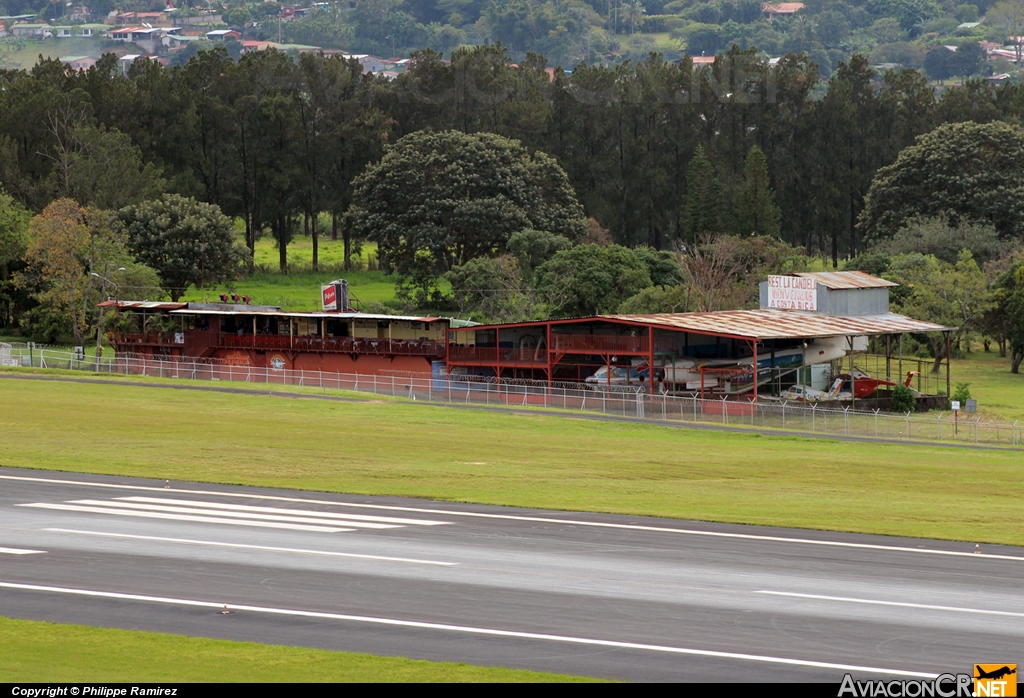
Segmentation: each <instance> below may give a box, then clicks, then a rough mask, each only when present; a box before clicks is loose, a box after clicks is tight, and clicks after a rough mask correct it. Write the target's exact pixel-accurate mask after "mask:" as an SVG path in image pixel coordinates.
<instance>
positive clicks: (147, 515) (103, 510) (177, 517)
mask: <svg viewBox="0 0 1024 698" xmlns="http://www.w3.org/2000/svg"><path fill="white" fill-rule="evenodd" d="M16 506H19V507H30V508H33V509H52V510H56V511H79V512H84V513H88V514H109V515H111V516H135V517H141V518H144V519H165V520H170V521H197V522H199V523H217V524H227V525H230V526H252V527H256V528H280V529H286V530H291V531H313V532H316V533H342V532H346V531H353V530H355V529H352V528H341V527H337V528H331V527H327V526H313V525H306V524H296V523H275V522H272V521H239V520H233V519H225V518H221V517H219V516H189V515H186V514H167V513H164V512H159V511H134V510H131V509H110V508H107V507H86V506H78V505H75V504H47V503H44V502H38V503H33V504H18V505H16Z"/></svg>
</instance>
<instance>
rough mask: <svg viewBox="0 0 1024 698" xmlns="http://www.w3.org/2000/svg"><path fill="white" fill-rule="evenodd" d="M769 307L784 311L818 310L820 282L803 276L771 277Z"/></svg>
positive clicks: (769, 282)
mask: <svg viewBox="0 0 1024 698" xmlns="http://www.w3.org/2000/svg"><path fill="white" fill-rule="evenodd" d="M768 307H769V308H781V309H782V310H817V309H818V282H817V281H816V280H815V279H807V278H804V277H802V276H769V277H768Z"/></svg>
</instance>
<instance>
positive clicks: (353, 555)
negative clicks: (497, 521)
mask: <svg viewBox="0 0 1024 698" xmlns="http://www.w3.org/2000/svg"><path fill="white" fill-rule="evenodd" d="M43 530H44V531H49V532H53V533H74V534H78V535H81V536H102V537H104V538H127V539H129V540H151V541H156V542H160V543H181V544H183V545H210V546H214V547H220V548H238V549H241V550H261V551H267V552H272V553H295V554H298V555H323V556H327V557H349V558H355V559H357V560H379V561H382V562H408V563H410V564H414V565H438V566H440V567H458V565H459V563H457V562H439V561H437V560H418V559H416V558H413V557H388V556H385V555H362V554H360V553H340V552H335V551H333V550H303V549H302V548H275V547H273V546H269V545H246V544H244V543H220V542H217V541H212V540H189V539H187V538H164V537H161V536H137V535H133V534H130V533H106V532H103V531H78V530H75V529H73V528H44V529H43Z"/></svg>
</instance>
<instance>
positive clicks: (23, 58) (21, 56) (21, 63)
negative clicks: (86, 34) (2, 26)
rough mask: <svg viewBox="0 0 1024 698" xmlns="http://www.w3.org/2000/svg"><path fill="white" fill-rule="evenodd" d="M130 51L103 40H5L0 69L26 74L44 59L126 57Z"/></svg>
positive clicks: (0, 44) (1, 43)
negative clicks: (19, 70)
mask: <svg viewBox="0 0 1024 698" xmlns="http://www.w3.org/2000/svg"><path fill="white" fill-rule="evenodd" d="M129 52H130V51H129V50H128V49H127V47H125V45H124V44H123V43H121V42H117V41H106V40H105V39H83V38H70V39H58V38H56V37H52V38H49V39H35V38H29V37H13V36H12V37H6V38H3V39H0V69H4V68H7V69H13V70H17V69H19V68H20V69H22V70H29V69H30V68H32V66H34V65H36V63H38V62H39V56H42V57H43V58H61V57H63V56H99V55H101V54H104V53H118V54H125V53H129Z"/></svg>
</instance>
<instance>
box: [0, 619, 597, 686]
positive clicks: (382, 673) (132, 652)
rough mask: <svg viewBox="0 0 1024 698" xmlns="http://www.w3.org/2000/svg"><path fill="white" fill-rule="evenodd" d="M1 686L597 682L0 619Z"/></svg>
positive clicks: (399, 658) (399, 659)
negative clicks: (62, 683) (58, 683)
mask: <svg viewBox="0 0 1024 698" xmlns="http://www.w3.org/2000/svg"><path fill="white" fill-rule="evenodd" d="M0 638H3V644H4V651H3V656H2V657H0V682H7V683H10V682H14V681H21V682H39V683H44V682H48V681H78V682H82V681H131V682H136V683H138V682H156V681H165V682H166V681H172V682H174V683H187V682H214V681H217V682H219V681H226V682H237V681H244V682H259V681H274V682H278V681H281V682H307V681H324V682H366V681H373V682H379V681H387V682H391V681H403V682H404V681H415V682H423V681H431V682H433V681H473V682H477V681H486V682H499V681H500V682H508V681H517V682H518V681H544V682H551V681H589V680H590V679H583V678H576V677H572V676H565V675H562V674H547V673H538V672H533V671H525V670H516V669H501V668H493V667H477V666H469V665H466V664H455V663H450V662H426V661H421V660H413V659H405V658H402V657H375V656H372V655H369V654H354V653H351V652H331V651H329V650H317V649H306V648H302V647H283V646H280V645H261V644H257V643H254V642H232V641H230V640H210V639H206V638H198V637H186V636H184V635H171V634H166V633H153V632H142V631H138V630H117V629H109V628H89V627H86V626H82V625H65V624H57V623H46V622H42V621H31V620H12V619H10V618H0Z"/></svg>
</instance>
